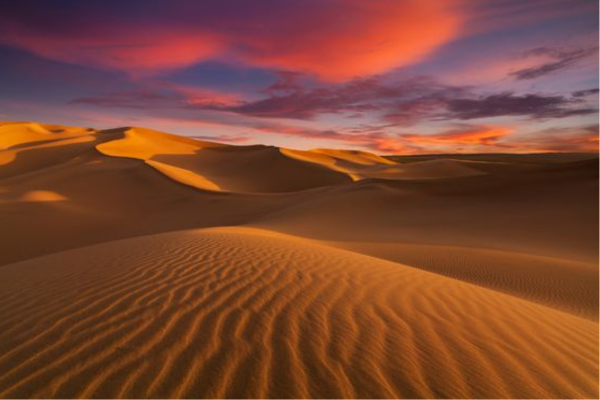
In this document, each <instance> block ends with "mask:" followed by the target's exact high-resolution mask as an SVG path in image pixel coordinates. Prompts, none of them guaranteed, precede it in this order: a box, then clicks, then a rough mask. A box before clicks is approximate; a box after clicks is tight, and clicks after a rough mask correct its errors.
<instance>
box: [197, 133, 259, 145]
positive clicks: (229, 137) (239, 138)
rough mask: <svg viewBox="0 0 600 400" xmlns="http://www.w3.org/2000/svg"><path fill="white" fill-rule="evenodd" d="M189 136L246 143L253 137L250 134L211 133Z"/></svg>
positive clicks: (213, 140) (212, 140) (222, 141)
mask: <svg viewBox="0 0 600 400" xmlns="http://www.w3.org/2000/svg"><path fill="white" fill-rule="evenodd" d="M190 137H191V138H194V139H198V140H207V141H210V142H218V143H232V144H238V143H248V142H249V141H251V140H253V139H254V138H253V137H252V136H249V135H244V134H222V135H212V136H209V135H194V136H190Z"/></svg>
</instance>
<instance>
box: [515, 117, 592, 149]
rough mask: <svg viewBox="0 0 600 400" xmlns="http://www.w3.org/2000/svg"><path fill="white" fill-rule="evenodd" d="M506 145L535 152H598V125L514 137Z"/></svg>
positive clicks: (556, 129) (554, 129)
mask: <svg viewBox="0 0 600 400" xmlns="http://www.w3.org/2000/svg"><path fill="white" fill-rule="evenodd" d="M507 145H509V146H511V147H513V148H515V149H528V150H530V151H536V152H557V151H560V152H598V125H597V124H595V125H586V126H581V127H567V128H550V129H544V130H541V131H538V132H533V133H530V134H524V135H515V136H514V137H513V138H511V139H510V141H509V142H508V143H507Z"/></svg>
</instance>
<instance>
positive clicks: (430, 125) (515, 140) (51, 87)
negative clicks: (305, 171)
mask: <svg viewBox="0 0 600 400" xmlns="http://www.w3.org/2000/svg"><path fill="white" fill-rule="evenodd" d="M0 120H7V121H38V122H45V123H54V124H63V125H75V126H86V127H94V128H98V129H104V128H114V127H120V126H142V127H148V128H153V129H157V130H162V131H166V132H170V133H176V134H181V135H185V136H191V137H195V138H198V139H202V140H210V141H217V142H223V143H230V144H236V145H250V144H258V143H261V144H267V145H274V146H280V147H291V148H300V149H310V148H346V149H356V150H366V151H370V152H374V153H378V154H423V153H498V152H502V153H528V152H554V151H568V152H571V151H597V150H598V1H597V0H285V1H283V0H252V1H250V0H143V1H142V0H139V1H126V0H120V1H116V0H103V1H99V0H86V1H80V0H53V1H47V0H19V1H18V2H17V1H3V2H0Z"/></svg>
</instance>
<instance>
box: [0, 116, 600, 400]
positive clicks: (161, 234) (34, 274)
mask: <svg viewBox="0 0 600 400" xmlns="http://www.w3.org/2000/svg"><path fill="white" fill-rule="evenodd" d="M0 226H2V227H3V229H0V242H1V243H2V244H3V247H2V251H1V252H0V371H2V374H0V397H9V398H10V397H17V398H19V397H52V398H58V397H93V398H101V397H159V398H160V397H326V398H327V397H417V398H421V397H423V398H432V397H458V398H463V397H467V398H485V397H488V398H496V397H499V398H503V397H522V398H531V397H534V398H536V397H537V398H539V397H542V398H546V397H548V398H563V397H567V398H581V397H596V398H597V397H598V324H597V322H598V158H597V155H589V154H587V155H585V154H563V155H470V156H459V155H448V156H419V157H396V158H391V159H390V158H385V157H381V156H377V155H373V154H369V153H366V152H361V151H351V150H328V149H315V150H292V149H279V148H276V147H272V146H262V145H253V146H231V145H222V144H218V143H211V142H204V141H197V140H193V139H189V138H182V137H179V136H176V135H171V134H168V133H163V132H158V131H153V130H149V129H145V128H131V127H124V128H116V129H109V130H96V129H89V128H71V127H61V126H57V125H49V124H38V123H28V122H21V123H9V122H6V123H0Z"/></svg>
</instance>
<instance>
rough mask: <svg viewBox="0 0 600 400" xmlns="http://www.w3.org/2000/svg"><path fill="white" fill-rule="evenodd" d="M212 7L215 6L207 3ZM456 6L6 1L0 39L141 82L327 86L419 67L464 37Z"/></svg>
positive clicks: (418, 1)
mask: <svg viewBox="0 0 600 400" xmlns="http://www.w3.org/2000/svg"><path fill="white" fill-rule="evenodd" d="M209 3H210V4H209ZM455 3H457V0H437V1H435V2H433V1H422V0H403V1H396V0H377V1H372V0H290V1H280V0H263V1H260V2H248V1H246V0H222V1H219V2H218V4H217V3H216V2H200V1H199V2H191V1H182V0H177V1H170V2H168V4H167V3H166V2H160V1H152V0H148V1H146V2H144V9H143V10H140V9H139V7H132V6H128V5H124V4H123V3H112V2H106V1H102V2H101V1H93V0H92V1H86V2H73V3H71V4H70V5H69V7H50V8H49V7H46V4H45V2H41V1H24V2H22V3H20V4H16V3H12V2H11V4H7V3H3V4H2V5H0V26H1V28H0V43H3V44H5V45H9V46H14V47H17V48H20V49H23V50H26V51H28V52H31V53H34V54H36V55H39V56H41V57H46V58H50V59H53V60H58V61H63V62H67V63H73V64H80V65H85V66H89V67H94V68H105V69H114V70H119V71H125V72H127V73H129V74H132V75H134V76H138V75H140V74H141V75H144V74H156V73H163V72H165V71H169V70H172V69H179V68H185V67H187V66H190V65H193V64H196V63H198V62H202V61H206V60H221V61H225V62H233V63H242V64H246V65H251V66H258V67H264V68H268V69H283V70H290V71H299V72H304V73H308V74H314V75H316V76H318V77H319V78H321V79H323V80H327V81H343V80H348V79H351V78H353V77H355V76H367V75H373V74H378V73H382V72H385V71H388V70H390V69H394V68H397V67H401V66H405V65H409V64H413V63H415V62H418V61H420V60H422V59H423V58H424V57H426V56H427V55H429V54H431V53H432V52H433V51H435V50H436V49H437V48H438V47H440V46H442V45H444V44H446V43H448V42H449V41H451V40H453V39H454V38H456V37H457V36H458V35H459V32H460V26H461V24H462V22H463V16H462V15H461V14H460V13H459V12H458V11H457V9H456V7H454V6H455Z"/></svg>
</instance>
